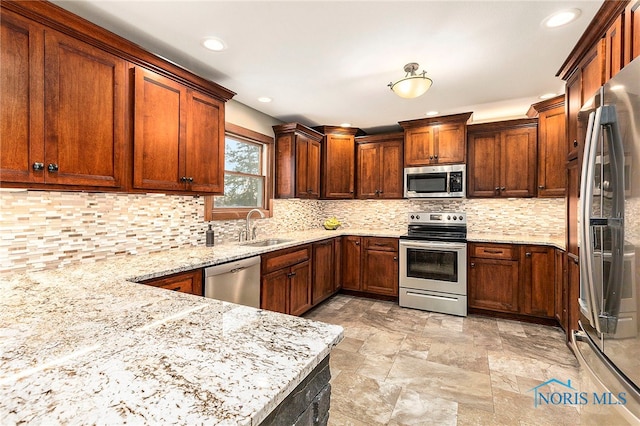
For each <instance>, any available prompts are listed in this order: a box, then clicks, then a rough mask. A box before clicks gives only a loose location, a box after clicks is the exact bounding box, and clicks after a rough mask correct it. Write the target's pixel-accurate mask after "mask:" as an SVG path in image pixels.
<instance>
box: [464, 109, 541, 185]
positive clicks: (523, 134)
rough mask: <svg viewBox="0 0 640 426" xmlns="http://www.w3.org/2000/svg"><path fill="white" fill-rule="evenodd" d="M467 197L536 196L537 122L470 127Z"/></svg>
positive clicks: (515, 122)
mask: <svg viewBox="0 0 640 426" xmlns="http://www.w3.org/2000/svg"><path fill="white" fill-rule="evenodd" d="M468 138H469V174H468V185H467V195H468V196H469V197H533V196H535V195H536V187H535V183H536V182H535V180H536V164H537V163H536V160H537V120H536V119H522V120H508V121H503V122H497V123H485V124H476V125H472V126H469V134H468Z"/></svg>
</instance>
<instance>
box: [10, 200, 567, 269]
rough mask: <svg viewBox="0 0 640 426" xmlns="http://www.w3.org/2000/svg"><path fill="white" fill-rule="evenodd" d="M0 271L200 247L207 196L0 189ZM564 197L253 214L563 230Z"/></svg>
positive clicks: (266, 222) (361, 204)
mask: <svg viewBox="0 0 640 426" xmlns="http://www.w3.org/2000/svg"><path fill="white" fill-rule="evenodd" d="M0 205H1V208H0V273H5V274H6V273H10V272H23V271H27V270H37V269H52V268H57V267H61V266H64V265H67V264H71V263H77V262H93V261H96V260H101V259H107V258H109V257H113V256H117V255H125V254H138V253H151V252H155V251H160V250H166V249H169V248H179V247H185V246H191V245H204V242H205V240H204V238H205V237H204V236H205V230H206V228H207V223H206V222H205V221H204V198H202V197H197V196H175V195H161V194H114V193H85V192H54V191H51V192H44V191H27V190H0ZM564 209H565V207H564V199H504V200H480V199H473V200H469V199H464V200H446V201H442V200H431V201H416V200H384V201H382V200H380V201H379V200H349V201H316V200H274V215H273V217H272V218H269V219H262V220H255V221H254V224H255V226H256V228H257V235H258V238H261V237H266V236H272V235H273V236H275V235H277V234H279V233H283V232H289V231H299V230H305V229H312V228H318V227H320V226H322V222H323V221H324V220H325V219H326V218H328V217H331V216H336V217H337V218H338V219H339V220H340V221H342V222H343V227H344V228H385V229H392V230H398V231H404V230H405V229H406V226H407V213H408V212H411V211H426V210H431V211H432V210H461V211H466V212H467V217H468V223H469V225H468V226H469V231H470V232H482V233H486V232H494V233H496V234H522V233H527V234H546V235H556V236H557V235H563V234H564V214H565V213H564V211H565V210H564ZM211 223H212V225H213V228H214V230H215V233H216V244H220V243H225V242H232V241H237V240H238V233H239V232H240V231H241V230H243V229H244V225H245V222H244V220H229V221H215V222H211Z"/></svg>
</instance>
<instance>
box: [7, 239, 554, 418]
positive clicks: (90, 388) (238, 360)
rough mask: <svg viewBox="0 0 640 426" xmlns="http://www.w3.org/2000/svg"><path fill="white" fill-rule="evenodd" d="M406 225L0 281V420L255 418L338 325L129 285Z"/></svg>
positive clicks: (293, 381) (315, 359)
mask: <svg viewBox="0 0 640 426" xmlns="http://www.w3.org/2000/svg"><path fill="white" fill-rule="evenodd" d="M404 233H405V231H404V230H382V231H377V230H370V229H339V230H337V231H325V230H321V229H318V230H310V231H309V230H307V231H300V232H293V233H286V234H280V235H277V236H273V237H277V238H282V239H289V240H291V241H290V242H287V243H284V244H279V245H276V246H272V247H248V246H243V245H240V244H226V245H219V246H215V247H211V248H209V247H203V246H193V247H188V248H177V249H172V250H168V251H164V252H159V253H153V254H145V255H133V256H122V257H116V258H113V259H110V260H105V261H100V262H94V263H85V264H78V265H74V266H67V267H64V268H62V269H57V270H47V271H38V272H28V273H25V274H17V275H12V276H4V277H0V294H2V297H1V298H0V419H2V422H3V423H8V424H13V423H21V422H27V423H47V424H48V423H54V424H55V423H63V424H86V423H125V422H128V423H147V424H148V423H151V424H153V423H162V424H175V423H178V424H195V423H207V424H229V425H232V424H233V425H236V424H247V425H253V424H258V423H259V422H260V421H262V420H264V418H266V417H267V416H268V414H269V413H270V412H271V411H272V410H273V409H274V408H275V407H276V406H277V405H278V404H279V403H280V402H281V401H282V400H284V399H285V398H286V396H287V395H288V394H289V393H290V392H291V391H292V390H293V389H294V388H295V387H296V386H297V385H298V384H299V383H300V382H301V381H302V380H303V379H304V378H305V377H306V376H307V375H308V374H309V373H310V372H311V371H312V370H313V369H314V368H315V367H316V366H317V365H318V363H319V362H320V361H322V359H324V358H325V357H326V356H327V355H328V354H329V353H330V351H331V349H332V348H333V347H334V346H335V345H336V344H337V343H339V342H340V341H341V340H342V337H343V330H342V328H341V327H339V326H335V325H329V324H323V323H318V322H313V321H308V320H305V319H302V318H297V317H292V316H289V315H283V314H278V313H274V312H268V311H263V310H258V309H254V308H250V307H245V306H239V305H235V304H231V303H226V302H221V301H217V300H214V299H206V298H202V297H198V296H193V295H189V294H183V293H176V292H171V291H167V290H163V289H159V288H155V287H151V286H146V285H141V284H136V283H135V282H132V281H141V280H144V279H149V278H155V277H159V276H164V275H169V274H172V273H176V272H182V271H187V270H192V269H196V268H202V267H206V266H210V265H214V264H220V263H225V262H229V261H233V260H237V259H240V258H246V257H250V256H254V255H259V254H262V253H265V252H268V251H273V250H277V249H282V248H287V247H292V246H295V245H299V244H303V243H311V242H314V241H319V240H322V239H326V238H331V237H335V236H340V235H361V236H383V237H399V236H400V235H403V234H404ZM469 240H470V241H479V242H480V241H490V242H506V243H527V244H546V245H554V246H558V245H559V241H560V239H558V238H555V239H554V238H553V237H549V236H541V237H522V236H503V237H501V236H496V235H481V234H477V235H469ZM562 247H563V242H562V246H561V247H560V248H562Z"/></svg>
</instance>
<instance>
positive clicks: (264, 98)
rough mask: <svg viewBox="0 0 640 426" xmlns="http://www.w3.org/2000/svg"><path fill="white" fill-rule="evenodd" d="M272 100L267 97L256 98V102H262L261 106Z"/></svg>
mask: <svg viewBox="0 0 640 426" xmlns="http://www.w3.org/2000/svg"><path fill="white" fill-rule="evenodd" d="M271 101H272V99H271V98H270V97H268V96H260V97H259V98H258V102H262V103H263V104H268V103H269V102H271Z"/></svg>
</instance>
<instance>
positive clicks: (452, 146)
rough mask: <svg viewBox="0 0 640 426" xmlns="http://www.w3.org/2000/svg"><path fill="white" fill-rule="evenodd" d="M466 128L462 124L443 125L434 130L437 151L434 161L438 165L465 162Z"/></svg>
mask: <svg viewBox="0 0 640 426" xmlns="http://www.w3.org/2000/svg"><path fill="white" fill-rule="evenodd" d="M465 130H466V126H465V125H464V124H443V125H440V126H438V127H437V128H436V141H437V149H436V156H435V159H436V160H437V162H438V164H456V163H464V162H465V151H466V139H465Z"/></svg>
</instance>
